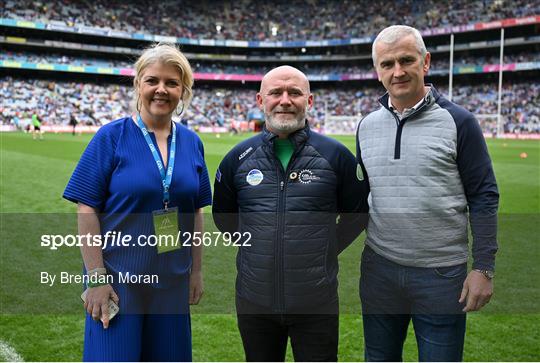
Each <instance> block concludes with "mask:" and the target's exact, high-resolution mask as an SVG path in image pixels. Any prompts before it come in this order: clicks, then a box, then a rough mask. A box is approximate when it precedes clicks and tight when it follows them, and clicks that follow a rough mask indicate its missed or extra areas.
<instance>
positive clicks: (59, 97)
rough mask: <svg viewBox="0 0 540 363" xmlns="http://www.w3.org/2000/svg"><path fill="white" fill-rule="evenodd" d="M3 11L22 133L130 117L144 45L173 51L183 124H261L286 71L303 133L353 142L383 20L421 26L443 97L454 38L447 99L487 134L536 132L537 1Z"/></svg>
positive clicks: (5, 105) (1, 40) (35, 4)
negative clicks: (184, 77)
mask: <svg viewBox="0 0 540 363" xmlns="http://www.w3.org/2000/svg"><path fill="white" fill-rule="evenodd" d="M2 3H3V4H2V13H1V16H0V29H2V33H0V48H1V52H0V84H1V92H2V95H3V98H2V102H1V103H0V120H1V122H2V124H4V125H10V124H13V123H14V119H16V120H17V123H19V121H20V120H22V124H24V123H25V120H26V119H28V118H29V115H31V113H33V112H34V111H35V110H39V112H40V113H41V114H42V117H43V119H44V121H45V124H46V125H47V124H48V125H66V124H67V122H68V121H69V119H70V115H71V114H74V115H75V116H76V118H77V119H78V120H79V122H81V123H82V124H86V125H95V126H99V125H101V124H104V123H106V122H109V121H111V120H112V119H114V118H117V117H121V116H123V115H125V114H126V113H129V112H130V102H131V86H130V83H131V76H132V74H133V70H132V68H131V67H132V64H133V60H134V59H135V58H136V57H137V55H138V54H139V53H140V50H141V49H142V48H144V47H146V46H148V45H149V44H150V43H151V42H156V41H167V42H175V43H178V44H179V45H180V46H181V48H182V50H183V51H184V53H185V54H186V56H187V57H188V58H189V60H190V62H191V64H192V67H193V68H194V71H195V72H196V73H195V79H196V84H195V89H194V91H195V97H194V100H193V103H192V105H191V107H190V108H189V109H188V110H187V112H186V114H185V118H186V120H188V122H189V124H190V125H191V126H192V127H194V128H197V129H200V130H204V129H206V130H213V131H223V130H226V129H227V128H229V127H230V125H231V124H235V123H238V122H240V123H247V122H248V121H249V120H250V119H251V118H253V117H260V115H259V116H256V115H258V114H260V113H257V112H253V110H254V109H256V105H255V93H256V90H257V88H258V84H259V82H260V79H261V78H262V75H263V74H264V73H265V72H266V71H268V70H269V69H271V68H273V67H275V66H277V65H280V64H291V65H293V66H295V67H297V68H299V69H301V70H302V71H304V72H305V73H306V74H307V75H308V77H309V78H310V81H311V83H312V89H313V91H314V94H315V107H314V108H313V109H312V110H311V112H310V115H309V118H310V122H311V123H312V124H313V126H314V127H316V129H317V130H321V131H323V132H333V133H352V132H354V129H355V125H356V122H357V121H358V120H359V119H360V118H361V116H362V115H364V114H366V113H368V112H370V111H372V110H373V109H375V108H376V107H379V105H378V102H377V98H378V96H380V95H381V94H382V92H383V88H382V86H380V84H379V83H378V82H377V77H376V74H375V73H374V69H373V65H372V62H371V42H372V40H373V36H374V35H375V34H376V33H377V32H378V31H379V30H380V29H382V28H383V27H385V26H386V25H389V24H393V23H407V24H411V25H413V26H415V27H417V28H419V29H424V30H423V34H424V38H425V40H426V45H427V47H428V50H429V51H430V52H431V53H432V60H433V61H432V67H431V71H430V77H429V79H428V80H429V81H431V82H434V83H435V84H436V86H437V87H438V88H439V90H441V91H442V92H443V93H445V94H448V93H449V91H450V90H449V89H448V84H449V73H450V71H449V69H450V60H449V58H450V57H449V56H450V36H451V35H452V36H454V37H455V42H454V59H453V70H452V76H453V88H452V97H453V99H454V100H456V101H457V102H458V103H460V104H461V105H463V106H465V107H466V108H468V109H469V110H471V111H472V112H474V113H475V114H477V115H480V117H479V120H480V123H481V125H482V127H483V128H484V131H485V133H486V135H494V134H496V133H501V132H502V133H504V134H520V135H522V134H531V133H532V134H540V127H539V124H540V121H539V117H540V116H539V111H538V106H537V105H538V104H539V102H538V101H539V100H538V98H539V96H538V91H539V88H540V82H539V79H540V36H539V34H538V29H539V27H538V25H539V24H540V16H539V15H538V14H540V1H539V0H534V1H522V0H519V1H508V0H495V1H487V0H474V1H465V0H457V1H453V2H451V4H450V3H449V2H441V1H434V0H424V1H414V0H403V1H400V2H399V3H398V4H396V5H395V9H394V10H395V11H387V9H386V8H387V6H388V5H387V4H384V3H373V2H370V1H365V0H361V1H352V0H351V1H321V0H309V1H306V2H290V1H282V0H278V1H275V2H272V3H271V4H270V3H268V4H266V3H261V2H256V1H254V0H244V1H241V2H232V1H228V0H226V1H214V0H202V1H199V2H191V1H187V0H185V1H179V0H175V1H172V0H170V1H169V0H166V1H162V2H160V3H159V4H157V3H153V2H150V1H142V0H135V1H130V2H127V1H123V0H121V1H117V2H114V6H113V3H112V2H107V1H104V0H95V1H92V2H89V1H71V0H52V1H49V2H39V1H32V0H22V1H3V2H2ZM367 5H369V6H367ZM336 19H339V21H336ZM501 29H504V31H505V33H504V34H505V38H504V57H503V67H502V70H503V80H504V82H503V88H502V91H503V92H502V98H501V101H502V104H501V121H498V118H497V112H498V104H497V101H498V92H497V90H498V84H497V77H498V73H499V68H500V64H499V61H500V59H499V58H500V55H499V52H500V39H501ZM254 115H255V116H254Z"/></svg>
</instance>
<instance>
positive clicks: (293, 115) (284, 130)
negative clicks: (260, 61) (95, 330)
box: [257, 66, 313, 138]
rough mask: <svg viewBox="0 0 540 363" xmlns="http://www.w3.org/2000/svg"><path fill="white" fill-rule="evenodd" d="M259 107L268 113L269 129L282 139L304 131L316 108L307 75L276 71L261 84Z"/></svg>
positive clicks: (284, 69)
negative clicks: (310, 114)
mask: <svg viewBox="0 0 540 363" xmlns="http://www.w3.org/2000/svg"><path fill="white" fill-rule="evenodd" d="M257 105H259V108H260V109H261V110H262V111H263V112H264V116H265V119H266V128H267V129H268V130H270V131H271V132H273V133H275V134H276V135H278V136H279V137H280V138H285V137H287V136H288V135H289V134H290V133H292V132H294V131H296V130H299V129H301V128H303V127H304V126H305V124H306V113H307V110H308V108H310V107H311V106H312V105H313V95H312V94H311V92H310V90H309V81H308V79H307V77H306V75H305V74H304V73H302V72H300V71H299V70H298V69H296V68H294V67H291V66H280V67H277V68H274V69H272V70H271V71H270V72H268V73H266V74H265V75H264V77H263V79H262V81H261V89H260V91H259V93H257Z"/></svg>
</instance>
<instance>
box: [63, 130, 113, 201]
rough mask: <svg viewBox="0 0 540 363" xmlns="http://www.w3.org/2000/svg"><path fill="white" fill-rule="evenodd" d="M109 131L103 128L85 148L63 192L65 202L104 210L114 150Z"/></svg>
mask: <svg viewBox="0 0 540 363" xmlns="http://www.w3.org/2000/svg"><path fill="white" fill-rule="evenodd" d="M109 130H110V128H108V127H105V126H104V127H102V128H100V129H99V131H98V132H97V133H96V135H95V136H94V137H93V138H92V140H91V141H90V143H89V144H88V146H87V147H86V150H85V151H84V153H83V154H82V156H81V159H80V160H79V163H78V164H77V167H76V168H75V171H74V172H73V174H72V175H71V178H70V179H69V182H68V184H67V186H66V189H65V190H64V195H63V197H64V198H65V199H67V200H69V201H71V202H74V203H83V204H86V205H88V206H90V207H92V208H96V209H98V210H99V211H101V210H103V207H104V205H105V201H106V199H107V192H108V186H109V181H110V177H111V174H112V172H113V170H114V154H115V149H116V141H115V140H114V138H113V136H112V135H111V132H110V131H109Z"/></svg>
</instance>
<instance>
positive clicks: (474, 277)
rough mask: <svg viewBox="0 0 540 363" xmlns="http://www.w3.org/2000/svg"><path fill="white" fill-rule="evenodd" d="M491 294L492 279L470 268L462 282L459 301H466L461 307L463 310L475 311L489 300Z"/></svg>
mask: <svg viewBox="0 0 540 363" xmlns="http://www.w3.org/2000/svg"><path fill="white" fill-rule="evenodd" d="M492 295H493V281H492V280H489V279H488V278H486V277H485V276H484V275H483V274H482V273H480V272H478V271H474V270H472V271H471V272H469V274H468V275H467V278H466V279H465V282H464V283H463V290H461V296H460V298H459V302H460V303H463V302H464V301H466V302H467V303H466V305H465V307H464V308H463V311H464V312H469V311H477V310H480V309H481V308H482V307H483V306H484V305H486V304H487V303H488V302H489V300H490V299H491V296H492Z"/></svg>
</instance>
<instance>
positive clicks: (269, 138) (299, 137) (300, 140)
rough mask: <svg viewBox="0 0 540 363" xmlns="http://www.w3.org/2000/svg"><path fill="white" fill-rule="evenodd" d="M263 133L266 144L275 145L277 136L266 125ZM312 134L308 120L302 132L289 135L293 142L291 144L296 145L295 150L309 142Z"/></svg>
mask: <svg viewBox="0 0 540 363" xmlns="http://www.w3.org/2000/svg"><path fill="white" fill-rule="evenodd" d="M262 133H263V139H264V142H265V143H267V144H272V145H273V144H274V140H275V139H276V138H277V137H278V136H277V135H276V134H274V133H272V132H270V131H269V130H268V129H267V128H266V124H265V125H264V127H263V131H262ZM310 133H311V130H310V128H309V123H308V122H307V120H306V123H305V125H304V127H303V128H301V129H300V130H297V131H295V132H293V133H292V134H290V135H289V140H291V142H292V143H293V145H294V148H295V149H296V148H298V147H299V146H300V145H302V144H304V143H305V142H306V141H307V139H308V138H309V134H310Z"/></svg>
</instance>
